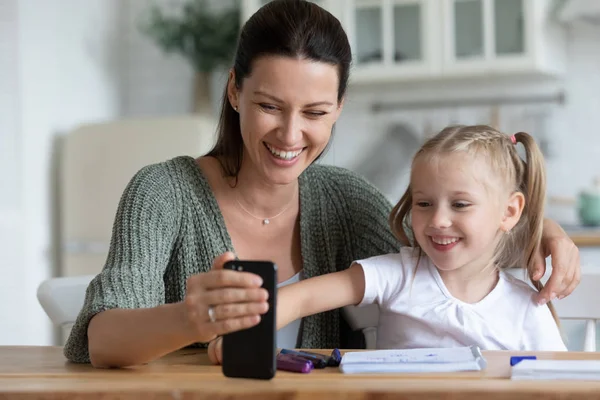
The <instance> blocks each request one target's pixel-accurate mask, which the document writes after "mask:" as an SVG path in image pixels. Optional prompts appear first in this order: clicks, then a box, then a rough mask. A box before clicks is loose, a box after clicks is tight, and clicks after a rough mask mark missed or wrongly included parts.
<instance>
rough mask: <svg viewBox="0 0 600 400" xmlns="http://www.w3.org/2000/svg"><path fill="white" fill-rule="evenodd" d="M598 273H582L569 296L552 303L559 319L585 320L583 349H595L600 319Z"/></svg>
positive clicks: (599, 276) (599, 283)
mask: <svg viewBox="0 0 600 400" xmlns="http://www.w3.org/2000/svg"><path fill="white" fill-rule="evenodd" d="M599 297H600V273H584V274H583V275H582V279H581V283H579V286H577V288H576V289H575V290H574V291H573V293H571V295H570V296H567V297H565V298H564V299H562V300H554V301H553V302H552V304H553V305H554V307H555V308H556V313H557V315H558V317H559V318H560V319H561V320H583V321H585V335H584V339H583V351H596V323H597V322H598V321H599V320H600V306H599V305H598V304H599V301H598V299H599Z"/></svg>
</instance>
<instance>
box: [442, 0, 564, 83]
mask: <svg viewBox="0 0 600 400" xmlns="http://www.w3.org/2000/svg"><path fill="white" fill-rule="evenodd" d="M550 10H551V2H550V1H549V0H535V1H531V0H444V2H443V20H444V35H443V48H444V59H443V67H442V69H443V73H444V75H446V76H452V75H490V74H494V75H498V74H514V73H529V72H534V73H535V72H542V73H555V72H559V71H561V68H560V66H559V65H560V63H561V57H556V58H554V59H552V57H546V56H545V55H546V54H547V53H552V54H554V55H556V54H557V53H560V52H561V48H560V46H562V44H563V42H562V41H561V40H560V34H561V33H560V32H559V31H560V30H561V28H560V27H559V26H558V24H557V23H556V22H554V23H553V21H551V18H552V15H551V13H550ZM557 39H558V40H557Z"/></svg>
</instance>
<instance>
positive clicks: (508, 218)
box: [500, 192, 525, 232]
mask: <svg viewBox="0 0 600 400" xmlns="http://www.w3.org/2000/svg"><path fill="white" fill-rule="evenodd" d="M523 208H525V196H523V193H521V192H513V193H512V194H511V195H510V197H509V198H508V201H507V203H506V208H505V210H504V215H503V217H502V222H501V223H500V229H501V230H502V231H504V232H509V231H510V230H511V229H512V228H514V226H515V225H517V222H519V219H521V214H522V213H523Z"/></svg>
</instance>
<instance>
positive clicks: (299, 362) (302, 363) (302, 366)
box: [277, 353, 313, 374]
mask: <svg viewBox="0 0 600 400" xmlns="http://www.w3.org/2000/svg"><path fill="white" fill-rule="evenodd" d="M277 369H280V370H282V371H290V372H300V373H302V374H308V373H309V372H310V371H312V369H313V364H312V362H310V361H308V360H304V359H301V358H298V357H294V356H292V355H289V354H281V353H279V354H277Z"/></svg>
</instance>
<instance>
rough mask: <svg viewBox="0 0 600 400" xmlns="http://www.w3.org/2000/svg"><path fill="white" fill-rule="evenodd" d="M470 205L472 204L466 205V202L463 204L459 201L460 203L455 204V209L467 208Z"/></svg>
mask: <svg viewBox="0 0 600 400" xmlns="http://www.w3.org/2000/svg"><path fill="white" fill-rule="evenodd" d="M470 205H471V204H469V203H465V202H462V201H458V202H456V203H454V204H453V206H454V208H467V207H469V206H470Z"/></svg>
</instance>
